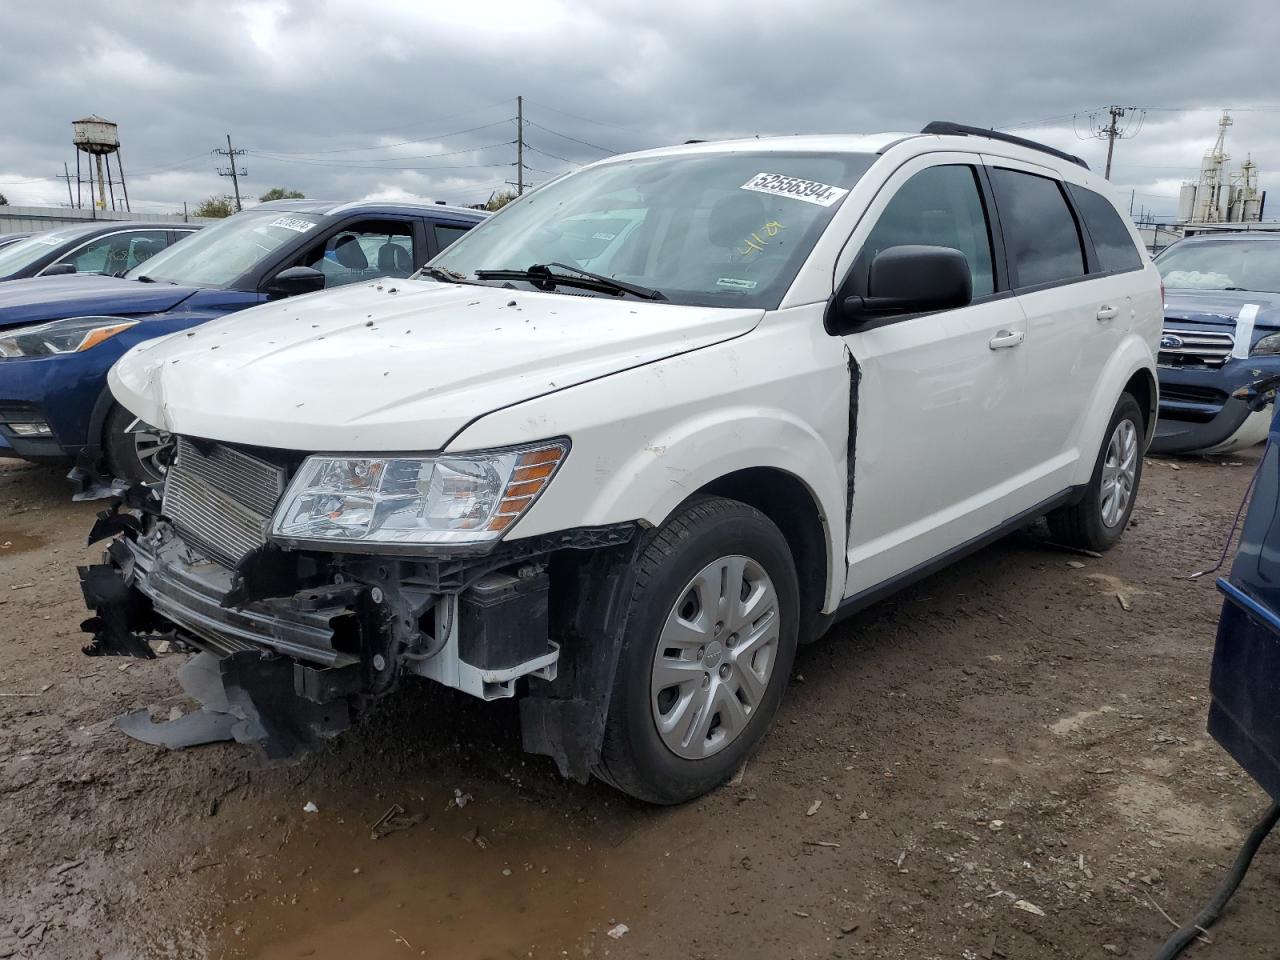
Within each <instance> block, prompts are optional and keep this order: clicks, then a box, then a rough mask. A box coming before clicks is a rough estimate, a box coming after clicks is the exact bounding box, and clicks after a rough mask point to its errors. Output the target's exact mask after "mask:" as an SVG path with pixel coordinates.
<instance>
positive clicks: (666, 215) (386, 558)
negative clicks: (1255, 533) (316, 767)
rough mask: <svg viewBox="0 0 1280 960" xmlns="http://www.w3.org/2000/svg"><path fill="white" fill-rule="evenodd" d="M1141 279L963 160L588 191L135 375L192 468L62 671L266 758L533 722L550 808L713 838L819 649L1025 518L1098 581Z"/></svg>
mask: <svg viewBox="0 0 1280 960" xmlns="http://www.w3.org/2000/svg"><path fill="white" fill-rule="evenodd" d="M619 211H624V212H625V217H623V216H620V215H619ZM593 219H597V220H602V221H608V222H609V225H608V229H607V230H606V229H604V228H600V229H596V227H595V226H587V227H586V228H585V229H586V230H588V232H587V233H584V224H586V225H589V224H591V221H592V220H593ZM614 221H617V222H616V223H615V222H614ZM604 233H608V234H611V236H609V237H601V238H596V241H595V242H594V243H590V242H587V241H589V240H590V239H591V238H592V237H594V236H595V234H604ZM584 238H585V239H584ZM584 250H587V251H589V252H588V253H587V254H586V255H588V256H590V257H591V258H592V267H593V269H592V270H591V271H590V272H588V271H586V269H585V268H584V267H583V265H582V264H581V263H579V262H577V261H575V260H574V259H573V255H574V252H575V251H577V252H578V253H582V252H583V251H584ZM1141 251H1142V247H1141V242H1140V240H1139V238H1138V236H1137V234H1136V233H1135V231H1134V229H1133V227H1132V225H1131V224H1130V222H1129V220H1128V219H1127V217H1126V216H1125V214H1124V213H1123V212H1122V210H1121V209H1120V207H1118V206H1117V205H1116V202H1115V200H1114V199H1113V196H1112V193H1111V190H1110V189H1109V187H1108V185H1107V184H1106V182H1105V181H1104V180H1102V179H1101V178H1100V177H1098V176H1095V175H1094V174H1091V173H1090V172H1089V171H1088V169H1087V168H1086V167H1085V166H1084V164H1083V163H1081V162H1079V161H1078V160H1076V159H1075V158H1073V157H1070V156H1068V155H1066V154H1062V153H1059V152H1057V151H1054V150H1052V149H1050V148H1047V147H1042V146H1040V145H1038V144H1034V143H1029V142H1027V141H1023V140H1018V139H1016V138H1011V137H1006V136H1002V135H995V134H990V133H988V132H984V131H981V130H977V129H974V128H969V127H961V126H958V125H954V124H931V125H930V126H928V127H926V128H925V130H924V132H923V133H920V134H879V135H869V136H844V135H840V136H802V137H785V138H776V139H761V140H754V139H753V140H743V141H734V142H722V143H701V144H688V145H684V146H677V147H671V148H667V149H660V150H651V151H647V152H644V153H636V154H630V155H626V156H618V157H611V158H609V159H606V160H602V161H600V162H598V163H595V164H592V165H591V166H588V167H586V168H584V169H582V170H580V171H578V172H576V173H573V174H571V175H569V176H566V177H563V178H562V179H560V180H557V181H555V182H553V183H550V184H548V185H546V186H544V187H543V188H541V189H539V190H537V191H536V192H533V193H530V194H528V195H526V196H525V197H523V198H522V199H520V200H518V201H517V202H515V203H512V204H510V205H509V206H508V207H507V208H506V209H504V210H503V211H502V212H501V213H499V214H498V215H497V216H495V217H493V218H492V219H491V220H489V221H487V222H485V223H483V224H481V225H480V226H478V227H477V228H476V229H475V230H473V231H472V232H470V233H468V234H467V235H466V236H464V237H462V238H461V239H459V240H458V241H457V242H456V243H455V244H454V245H453V246H451V247H450V248H449V249H448V250H447V251H445V252H444V253H442V254H441V255H440V256H439V257H437V258H436V260H434V261H433V262H432V264H430V265H428V267H427V268H426V269H425V270H424V271H423V272H422V273H421V274H419V275H416V276H415V277H413V278H411V279H408V280H403V279H401V280H392V279H387V280H382V281H378V282H373V283H365V284H362V285H358V286H349V287H346V288H343V289H341V290H335V291H330V292H324V293H318V294H314V295H309V296H305V297H299V298H294V299H290V300H288V301H287V302H282V303H271V304H266V305H264V306H260V307H257V308H254V309H252V310H248V311H245V312H243V313H240V314H237V315H235V316H234V317H230V318H228V319H225V320H220V321H214V322H213V323H210V324H208V325H205V326H202V327H200V328H199V329H197V330H194V331H191V332H189V333H184V334H176V335H174V336H172V337H169V338H167V339H164V340H158V341H152V342H149V343H145V344H142V345H140V346H138V347H136V348H135V349H134V350H133V351H132V352H130V353H129V354H127V355H126V356H125V357H124V358H122V359H121V360H120V362H119V363H118V364H117V365H116V366H115V368H114V369H113V371H112V374H111V381H110V382H111V388H112V390H113V392H114V394H115V396H116V398H117V399H118V400H119V401H120V402H121V403H122V404H123V405H124V406H125V407H127V408H128V409H129V410H130V411H132V412H133V413H134V414H135V415H136V416H137V417H139V418H140V419H141V421H143V422H144V423H146V424H149V425H151V426H152V427H154V428H157V429H160V430H164V431H167V432H169V433H172V434H173V435H174V436H176V437H177V438H178V439H177V443H178V449H177V456H176V459H175V461H174V463H173V466H172V468H171V469H170V471H169V474H168V477H167V479H166V480H165V482H164V484H163V486H157V487H152V488H134V489H133V490H131V491H130V492H129V493H128V494H127V495H126V496H125V498H124V504H123V506H122V507H121V508H120V510H121V511H123V512H122V513H119V514H118V515H116V516H115V517H110V518H108V519H105V520H102V521H100V523H99V527H98V531H97V532H98V534H99V535H107V534H114V535H115V540H114V542H113V543H112V545H111V548H110V551H109V554H108V557H107V558H106V560H105V562H104V563H103V564H102V565H101V566H95V567H89V568H84V569H83V570H82V577H83V579H84V588H85V595H86V599H87V601H88V603H89V605H90V606H91V607H93V608H96V610H97V612H98V616H97V617H96V618H95V619H94V620H92V621H90V622H89V629H90V631H91V632H92V633H93V634H94V640H93V642H92V643H91V644H90V646H89V647H88V648H87V652H90V653H133V654H134V655H143V656H145V655H147V654H148V653H149V646H148V644H149V642H150V641H152V640H154V639H156V638H158V637H169V638H172V639H177V640H180V641H183V642H185V643H186V644H188V645H189V646H190V647H192V648H195V649H197V650H200V651H203V652H204V654H205V655H206V657H216V658H217V661H216V662H217V664H218V667H217V671H215V672H216V673H220V675H221V677H222V681H223V684H224V687H225V690H226V693H227V695H228V698H229V701H230V703H231V704H232V712H233V713H234V714H235V715H236V716H237V717H239V718H241V720H246V718H247V720H246V722H245V723H242V724H241V728H240V729H239V730H238V732H236V734H235V735H236V736H238V737H240V738H241V739H246V740H248V739H254V738H255V736H258V738H260V739H261V738H265V739H266V742H267V745H268V747H269V749H274V750H275V751H276V752H289V751H290V750H291V749H293V748H294V747H296V746H297V745H298V742H300V741H304V740H306V739H307V738H309V737H311V736H313V735H315V734H328V733H333V732H335V731H337V730H340V729H341V728H342V727H343V726H344V725H345V724H346V722H347V718H348V716H349V713H350V708H351V707H353V706H359V705H361V704H363V703H365V702H367V700H368V698H370V697H372V696H376V695H380V694H383V693H386V692H387V691H389V690H391V689H392V688H394V687H395V686H396V685H397V683H398V682H399V681H401V680H402V679H404V678H405V677H409V676H415V675H416V676H419V677H427V678H430V679H432V680H435V681H437V682H439V683H442V684H445V685H447V686H450V687H455V688H459V689H461V690H464V691H467V692H469V693H471V694H474V695H476V696H478V697H483V698H486V699H493V698H498V697H510V696H520V697H521V698H522V704H521V718H522V724H523V735H524V742H525V745H526V747H527V749H529V750H530V751H533V752H537V753H544V754H549V755H550V756H552V757H554V758H555V759H556V761H557V763H558V764H559V767H560V769H561V770H562V772H563V773H565V774H566V775H572V776H576V777H579V778H585V777H586V776H588V775H589V774H595V775H597V776H599V777H600V778H601V779H604V780H606V781H608V782H609V783H612V784H613V785H614V786H616V787H617V788H619V789H621V790H623V791H625V792H627V793H629V794H632V795H633V796H636V797H639V798H642V799H644V800H647V801H652V802H656V803H674V802H679V801H683V800H686V799H689V798H691V797H694V796H697V795H699V794H701V793H704V792H705V791H708V790H710V789H712V788H714V787H715V786H716V785H718V784H720V783H722V782H723V781H724V780H726V779H727V778H728V777H730V776H731V775H732V774H733V773H734V771H735V770H736V769H737V768H738V767H739V766H740V765H741V763H742V762H743V759H744V758H745V757H746V755H747V754H748V752H749V751H750V750H751V749H752V748H753V747H754V746H755V745H756V744H757V743H758V742H759V741H760V739H761V737H763V736H764V734H765V732H766V730H767V728H768V726H769V724H770V721H771V718H772V717H773V715H774V712H775V711H776V709H777V707H778V703H779V701H780V700H781V698H782V694H783V691H784V689H785V687H786V685H787V680H788V676H789V674H790V671H791V667H792V661H793V658H794V656H795V652H796V645H797V644H798V643H800V642H803V641H807V640H810V639H813V638H815V637H817V636H818V635H820V634H821V633H822V632H823V631H824V630H825V629H826V628H827V627H828V626H829V625H830V624H831V623H832V621H833V620H834V619H835V618H837V617H839V616H841V615H843V614H846V613H848V612H851V611H853V610H856V609H859V608H861V607H863V606H865V605H866V604H868V603H870V602H872V601H873V600H875V599H877V598H879V597H881V596H884V595H885V594H887V593H888V592H889V591H891V590H894V589H897V588H899V587H902V586H903V585H905V584H907V583H910V582H911V581H913V580H916V579H917V578H920V577H922V576H924V575H926V574H928V573H929V572H930V571H932V570H935V569H937V568H938V567H939V566H940V565H942V564H944V563H946V562H949V561H951V560H953V559H955V558H957V557H960V556H961V555H963V554H965V553H968V552H970V551H972V550H974V549H976V548H977V547H979V546H981V545H983V544H985V543H988V542H990V541H991V540H992V539H994V538H996V537H998V536H999V535H1001V534H1002V533H1004V532H1006V531H1009V530H1011V529H1013V528H1015V527H1017V526H1019V525H1023V524H1026V523H1027V522H1029V521H1031V520H1033V519H1034V518H1036V517H1039V516H1041V515H1045V514H1047V515H1048V518H1049V524H1050V527H1051V530H1052V531H1053V533H1054V535H1055V536H1056V537H1057V539H1059V540H1060V541H1063V542H1065V543H1069V544H1074V545H1076V546H1079V547H1085V548H1089V549H1094V550H1103V549H1106V548H1108V547H1110V546H1111V545H1113V544H1114V543H1115V542H1116V540H1117V539H1118V538H1119V537H1120V535H1121V533H1122V532H1123V531H1124V529H1125V526H1126V524H1127V522H1128V518H1129V514H1130V511H1131V510H1132V509H1133V503H1134V497H1135V495H1136V493H1137V490H1138V483H1139V480H1140V478H1141V473H1142V453H1143V451H1144V449H1145V446H1146V444H1147V442H1148V439H1149V438H1150V436H1151V434H1152V430H1153V428H1154V421H1155V413H1156V407H1157V388H1156V376H1155V370H1156V362H1155V351H1156V349H1157V342H1158V340H1159V337H1160V328H1161V293H1160V281H1159V276H1158V274H1157V272H1156V269H1155V267H1154V266H1152V265H1151V264H1150V262H1149V261H1148V259H1147V258H1146V257H1145V256H1144V255H1143V254H1142V252H1141ZM246 727H247V728H250V729H249V730H248V731H246ZM254 731H256V734H255V733H254Z"/></svg>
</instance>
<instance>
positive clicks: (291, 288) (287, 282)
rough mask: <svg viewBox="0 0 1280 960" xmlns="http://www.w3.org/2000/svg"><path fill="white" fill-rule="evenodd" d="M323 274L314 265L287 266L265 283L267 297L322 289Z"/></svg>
mask: <svg viewBox="0 0 1280 960" xmlns="http://www.w3.org/2000/svg"><path fill="white" fill-rule="evenodd" d="M324 280H325V277H324V274H323V273H321V272H320V271H319V270H316V269H315V268H314V267H287V268H285V269H284V270H281V271H280V272H279V273H277V274H276V275H275V276H274V277H272V278H271V280H270V282H268V283H267V296H269V297H296V296H297V295H298V294H300V293H315V291H317V290H323V289H324Z"/></svg>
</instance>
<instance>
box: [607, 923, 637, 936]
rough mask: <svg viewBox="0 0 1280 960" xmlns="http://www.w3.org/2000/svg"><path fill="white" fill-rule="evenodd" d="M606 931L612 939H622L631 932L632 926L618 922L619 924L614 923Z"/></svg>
mask: <svg viewBox="0 0 1280 960" xmlns="http://www.w3.org/2000/svg"><path fill="white" fill-rule="evenodd" d="M606 932H607V933H608V935H609V937H610V939H613V940H621V939H622V938H623V937H625V936H626V935H627V934H628V933H630V932H631V928H630V927H628V926H627V925H626V924H625V923H618V924H614V925H613V926H612V927H610V928H609V929H608V931H606Z"/></svg>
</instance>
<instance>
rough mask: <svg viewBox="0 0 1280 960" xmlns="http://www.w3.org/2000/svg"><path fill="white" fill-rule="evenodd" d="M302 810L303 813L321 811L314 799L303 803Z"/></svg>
mask: <svg viewBox="0 0 1280 960" xmlns="http://www.w3.org/2000/svg"><path fill="white" fill-rule="evenodd" d="M302 812H303V813H319V812H320V808H319V807H317V806H316V804H315V801H314V800H308V801H307V802H306V803H305V804H303V806H302Z"/></svg>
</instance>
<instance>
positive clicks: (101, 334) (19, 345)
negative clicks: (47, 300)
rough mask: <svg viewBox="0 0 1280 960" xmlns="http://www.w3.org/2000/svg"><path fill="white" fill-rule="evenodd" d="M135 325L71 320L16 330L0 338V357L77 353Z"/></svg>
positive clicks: (118, 321)
mask: <svg viewBox="0 0 1280 960" xmlns="http://www.w3.org/2000/svg"><path fill="white" fill-rule="evenodd" d="M137 325H138V321H137V320H125V319H123V318H122V317H71V318H70V319H67V320H54V321H53V322H52V323H42V324H39V325H38V326H34V327H20V328H19V329H17V330H10V331H8V332H7V333H5V334H4V335H2V336H0V357H49V356H53V355H55V354H59V353H81V352H83V351H85V350H88V349H89V348H90V347H94V346H97V345H98V344H100V343H101V342H102V341H103V340H110V339H111V338H112V337H114V336H115V335H116V334H117V333H121V332H123V331H125V330H128V329H129V328H130V327H134V326H137Z"/></svg>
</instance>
